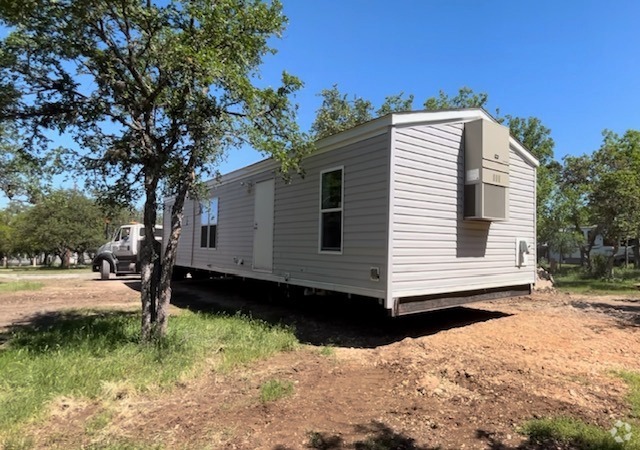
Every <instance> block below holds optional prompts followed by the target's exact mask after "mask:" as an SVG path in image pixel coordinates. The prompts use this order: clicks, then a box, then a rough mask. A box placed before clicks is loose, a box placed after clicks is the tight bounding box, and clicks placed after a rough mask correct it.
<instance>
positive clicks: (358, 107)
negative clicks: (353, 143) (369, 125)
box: [311, 85, 373, 139]
mask: <svg viewBox="0 0 640 450" xmlns="http://www.w3.org/2000/svg"><path fill="white" fill-rule="evenodd" d="M320 96H321V97H322V105H320V108H319V109H318V110H317V111H316V118H315V120H314V122H313V124H312V125H311V132H312V133H313V136H314V137H315V138H316V139H322V138H325V137H327V136H331V135H334V134H336V133H339V132H341V131H344V130H348V129H349V128H353V127H355V126H356V125H360V124H361V123H364V122H367V121H369V120H371V119H372V118H373V115H372V112H373V104H372V103H371V102H370V101H368V100H364V99H362V98H360V97H355V96H354V97H353V99H352V100H349V97H348V95H347V94H342V93H341V92H340V91H339V89H338V86H337V85H334V86H333V87H332V88H331V89H324V90H323V91H322V92H320Z"/></svg>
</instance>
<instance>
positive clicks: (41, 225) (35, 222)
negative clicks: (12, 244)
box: [13, 190, 104, 268]
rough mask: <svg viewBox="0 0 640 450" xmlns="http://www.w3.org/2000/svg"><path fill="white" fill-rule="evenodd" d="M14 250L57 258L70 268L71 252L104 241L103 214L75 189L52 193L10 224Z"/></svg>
mask: <svg viewBox="0 0 640 450" xmlns="http://www.w3.org/2000/svg"><path fill="white" fill-rule="evenodd" d="M13 228H14V231H13V233H14V234H13V238H14V239H15V241H16V250H18V251H20V252H22V253H26V254H29V255H31V256H33V255H35V254H37V253H48V254H53V255H56V256H59V257H60V258H61V260H62V263H63V267H67V268H68V267H69V256H70V253H71V252H78V253H83V252H85V251H90V250H95V249H96V248H97V247H98V246H99V245H100V244H102V243H103V242H104V231H103V230H104V215H103V213H102V211H101V210H100V208H99V207H98V205H96V203H95V202H94V201H93V200H91V199H89V198H87V197H85V196H84V195H82V194H81V193H80V192H78V191H75V190H58V191H53V192H51V193H50V194H49V195H47V196H46V197H45V198H43V199H42V201H40V202H38V203H36V204H35V205H34V206H32V207H30V208H28V209H26V210H25V211H23V212H22V213H20V214H18V215H17V217H16V218H15V220H14V223H13Z"/></svg>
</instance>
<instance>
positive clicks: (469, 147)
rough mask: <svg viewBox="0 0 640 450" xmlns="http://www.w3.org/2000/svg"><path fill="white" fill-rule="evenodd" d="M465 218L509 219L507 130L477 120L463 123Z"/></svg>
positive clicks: (494, 124)
mask: <svg viewBox="0 0 640 450" xmlns="http://www.w3.org/2000/svg"><path fill="white" fill-rule="evenodd" d="M464 166H465V167H464V169H465V179H464V182H465V186H464V217H465V219H474V220H490V221H491V220H506V219H508V208H507V205H508V201H509V129H508V128H507V127H505V126H503V125H499V124H497V123H494V122H491V121H488V120H484V119H479V120H474V121H472V122H467V123H466V124H465V126H464Z"/></svg>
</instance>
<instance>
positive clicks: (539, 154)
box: [506, 115, 561, 241]
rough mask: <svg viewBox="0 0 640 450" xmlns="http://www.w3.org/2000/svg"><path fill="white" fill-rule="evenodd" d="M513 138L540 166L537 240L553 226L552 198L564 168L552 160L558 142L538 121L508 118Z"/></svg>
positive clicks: (534, 119)
mask: <svg viewBox="0 0 640 450" xmlns="http://www.w3.org/2000/svg"><path fill="white" fill-rule="evenodd" d="M506 120H507V123H508V125H509V130H510V132H511V135H512V136H513V137H515V138H516V139H517V140H519V141H520V142H521V143H522V144H524V146H525V147H526V148H527V149H529V150H530V151H531V153H532V154H533V156H535V157H536V158H537V159H538V161H539V162H540V166H539V167H538V169H537V186H536V210H537V211H536V212H537V217H538V230H537V235H538V240H539V241H540V240H542V238H543V236H544V235H545V233H546V232H547V230H548V229H549V226H550V224H551V222H552V221H551V220H550V217H551V211H550V208H551V201H552V199H551V195H552V192H553V190H554V189H555V187H556V186H557V183H558V177H559V174H560V168H561V165H560V164H559V163H558V162H557V161H556V160H555V159H553V149H554V147H555V142H554V141H553V138H552V137H551V130H550V129H549V128H547V127H545V126H544V125H543V124H542V122H541V121H540V119H538V118H537V117H528V118H521V117H514V116H510V115H507V116H506Z"/></svg>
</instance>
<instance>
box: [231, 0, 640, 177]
mask: <svg viewBox="0 0 640 450" xmlns="http://www.w3.org/2000/svg"><path fill="white" fill-rule="evenodd" d="M283 1H284V8H285V13H286V15H287V16H288V17H289V26H288V28H287V31H286V32H285V34H284V36H283V38H282V39H281V40H278V41H274V42H273V44H274V46H275V47H276V48H277V49H278V54H277V55H276V56H273V57H269V58H268V59H267V60H266V63H265V66H264V71H263V74H264V81H265V82H267V83H268V82H269V81H272V82H273V83H275V82H276V80H277V77H278V76H279V73H280V71H281V70H282V69H286V70H288V71H290V72H291V73H293V74H295V75H297V76H299V77H300V78H301V79H302V80H303V81H304V82H305V88H304V89H303V90H302V92H300V93H299V95H298V97H297V100H298V102H299V103H300V123H301V125H302V126H303V127H308V126H309V125H310V124H311V122H312V121H313V118H314V114H315V111H316V109H317V108H318V106H319V105H320V98H319V97H318V96H317V94H318V92H320V91H321V90H322V89H325V88H328V87H331V86H332V85H333V84H338V86H339V88H340V90H341V91H343V92H345V93H350V94H357V95H358V96H361V97H364V98H367V99H370V100H371V101H373V102H374V104H376V105H379V104H380V103H381V102H382V100H383V99H384V97H385V96H386V95H389V94H395V93H398V92H400V91H404V92H405V93H413V94H414V95H415V97H416V102H415V103H414V108H416V109H419V108H420V107H421V105H422V103H423V102H424V100H425V99H426V98H428V97H430V96H433V95H436V94H437V92H438V90H440V89H443V90H445V91H446V92H447V93H451V94H455V93H456V92H457V90H458V89H459V88H460V87H462V86H469V87H471V88H472V89H473V90H474V91H476V92H487V93H488V94H489V105H488V108H487V109H489V111H490V112H494V110H495V108H496V107H499V108H500V111H501V113H502V114H511V115H516V116H524V117H528V116H536V117H538V118H540V119H541V120H542V122H543V123H544V124H545V125H546V126H547V127H549V128H551V130H552V136H553V138H554V139H555V141H556V149H555V154H556V158H557V159H561V158H562V157H563V156H565V155H567V154H582V153H591V152H592V151H593V150H595V149H597V148H598V147H599V146H600V143H601V132H602V130H603V129H605V128H608V129H612V130H614V131H616V132H624V131H625V130H627V129H629V128H635V129H638V128H640V108H639V107H638V104H639V103H640V51H639V48H640V2H638V1H637V0H636V1H631V0H622V1H614V2H596V1H589V0H587V1H536V2H521V1H513V0H511V1H502V0H499V1H496V0H493V1H471V0H464V1H463V0H453V1H444V0H441V1H417V0H415V1H397V2H389V1H378V0H369V1H364V0H362V1H359V0H323V1H307V0H288V1H287V0H283ZM259 159H261V157H260V155H258V154H256V153H255V152H251V151H248V150H244V151H240V152H235V153H231V154H229V156H228V159H227V162H226V163H224V164H223V165H222V166H221V171H222V172H223V173H224V172H227V171H229V170H232V169H235V168H238V167H242V166H243V165H245V164H247V163H250V162H254V161H257V160H259Z"/></svg>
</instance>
